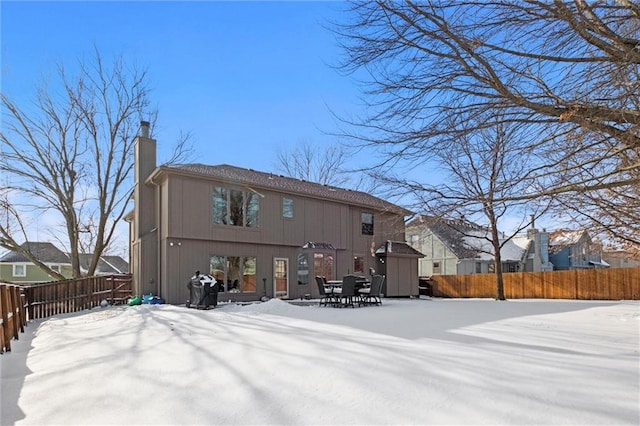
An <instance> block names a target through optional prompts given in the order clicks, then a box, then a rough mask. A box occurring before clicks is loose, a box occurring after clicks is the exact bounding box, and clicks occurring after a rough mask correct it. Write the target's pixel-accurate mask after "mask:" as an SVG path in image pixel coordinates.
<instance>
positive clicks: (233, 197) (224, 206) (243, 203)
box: [213, 187, 260, 228]
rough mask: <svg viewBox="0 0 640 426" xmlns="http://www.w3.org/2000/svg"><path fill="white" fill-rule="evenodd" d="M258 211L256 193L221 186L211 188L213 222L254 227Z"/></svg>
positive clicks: (256, 223) (258, 203)
mask: <svg viewBox="0 0 640 426" xmlns="http://www.w3.org/2000/svg"><path fill="white" fill-rule="evenodd" d="M259 211H260V202H259V199H258V194H256V193H253V192H245V191H239V190H236V189H231V190H228V189H226V188H221V187H216V188H214V190H213V223H217V224H220V225H232V226H248V227H251V228H255V227H257V226H258V213H259Z"/></svg>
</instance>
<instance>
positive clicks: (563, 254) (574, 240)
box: [549, 229, 609, 271]
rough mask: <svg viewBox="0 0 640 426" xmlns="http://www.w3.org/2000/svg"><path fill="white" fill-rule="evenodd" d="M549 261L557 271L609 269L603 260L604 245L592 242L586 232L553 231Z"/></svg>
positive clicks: (550, 240)
mask: <svg viewBox="0 0 640 426" xmlns="http://www.w3.org/2000/svg"><path fill="white" fill-rule="evenodd" d="M549 260H550V261H551V263H553V267H554V269H555V270H559V271H562V270H569V269H593V268H608V267H609V264H608V263H607V262H605V261H603V260H602V245H601V244H599V243H595V242H593V241H592V240H591V237H590V236H589V233H588V232H587V231H586V230H583V229H581V230H566V229H561V230H557V231H552V232H551V233H550V234H549Z"/></svg>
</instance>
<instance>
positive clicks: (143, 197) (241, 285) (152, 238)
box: [127, 122, 419, 304]
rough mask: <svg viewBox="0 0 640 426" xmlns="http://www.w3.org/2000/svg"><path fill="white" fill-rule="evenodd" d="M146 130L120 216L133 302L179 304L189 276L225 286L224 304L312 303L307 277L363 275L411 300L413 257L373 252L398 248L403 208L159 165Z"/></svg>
mask: <svg viewBox="0 0 640 426" xmlns="http://www.w3.org/2000/svg"><path fill="white" fill-rule="evenodd" d="M148 132H149V129H148V123H145V122H143V123H142V126H141V131H140V135H139V136H138V137H137V138H136V141H135V144H136V148H135V189H134V195H133V198H134V209H133V211H132V212H131V213H130V214H129V215H128V216H127V220H128V221H129V222H130V226H131V233H130V235H131V253H130V255H131V271H132V274H133V282H134V288H135V289H136V291H137V292H138V293H139V294H147V293H154V294H158V295H160V296H161V297H163V299H164V300H165V301H167V302H168V303H173V304H179V303H184V302H185V300H186V298H187V297H188V292H187V287H186V284H187V282H188V280H189V278H190V277H191V276H192V275H193V274H194V271H200V272H201V273H209V274H211V275H213V276H215V277H216V278H218V279H220V280H221V281H222V282H223V288H222V291H223V293H222V294H221V296H220V298H221V299H222V300H233V301H253V300H259V299H261V298H262V297H264V296H266V297H280V298H300V297H304V296H306V295H310V296H312V297H317V296H318V290H317V288H316V284H315V280H314V276H315V275H324V276H325V277H327V279H333V278H341V277H342V276H343V275H345V274H348V273H360V274H364V275H368V274H369V273H370V272H371V271H375V272H376V273H382V274H386V275H387V281H388V283H387V284H388V286H389V288H404V289H406V290H402V291H401V292H400V293H406V294H395V295H397V296H410V295H417V294H418V274H417V258H418V257H419V253H413V255H407V254H406V253H402V254H400V253H399V252H400V251H399V250H395V252H393V253H388V252H387V251H385V250H383V251H379V252H378V253H376V252H377V251H378V249H380V248H381V247H386V246H387V241H394V242H397V243H398V244H401V245H406V244H405V242H404V241H405V238H404V236H405V234H404V217H405V216H406V215H409V214H410V212H409V211H408V210H406V209H404V208H401V207H399V206H396V205H394V204H391V203H389V202H386V201H384V200H382V199H380V198H377V197H374V196H372V195H370V194H367V193H364V192H359V191H350V190H347V189H342V188H336V187H332V186H327V185H321V184H317V183H312V182H306V181H303V180H299V179H294V178H288V177H284V176H280V175H275V174H271V173H263V172H259V171H256V170H250V169H243V168H239V167H234V166H230V165H204V164H186V165H174V166H159V167H157V166H156V141H155V140H154V139H151V138H149V133H148ZM396 254H397V255H398V256H396V260H397V259H402V262H404V263H402V264H401V265H398V264H397V262H393V263H392V264H393V265H394V268H393V271H391V270H387V269H386V268H387V265H388V263H389V262H385V259H384V257H385V256H387V255H396ZM412 262H413V263H412ZM412 265H413V266H412ZM396 281H402V286H398V285H396V284H397V282H396Z"/></svg>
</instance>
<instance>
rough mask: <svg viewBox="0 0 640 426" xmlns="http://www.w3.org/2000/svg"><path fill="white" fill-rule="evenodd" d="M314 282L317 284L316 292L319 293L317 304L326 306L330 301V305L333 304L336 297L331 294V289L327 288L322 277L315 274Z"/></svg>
mask: <svg viewBox="0 0 640 426" xmlns="http://www.w3.org/2000/svg"><path fill="white" fill-rule="evenodd" d="M316 284H318V293H320V303H319V305H320V306H327V305H328V304H329V303H331V304H332V305H333V304H335V302H336V298H335V296H334V294H333V291H332V290H328V288H327V286H326V285H325V284H326V283H325V279H324V277H321V276H319V275H317V276H316Z"/></svg>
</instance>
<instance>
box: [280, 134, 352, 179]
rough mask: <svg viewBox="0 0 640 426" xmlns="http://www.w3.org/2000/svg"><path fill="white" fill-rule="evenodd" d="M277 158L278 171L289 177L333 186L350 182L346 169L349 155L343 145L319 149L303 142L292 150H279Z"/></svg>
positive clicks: (326, 146)
mask: <svg viewBox="0 0 640 426" xmlns="http://www.w3.org/2000/svg"><path fill="white" fill-rule="evenodd" d="M276 156H277V157H276V166H275V167H276V170H277V171H279V172H282V173H283V174H285V175H286V176H289V177H294V178H297V179H303V180H306V181H309V182H316V183H321V184H323V185H331V186H343V185H345V184H347V183H348V182H349V180H350V178H349V174H348V173H347V171H346V169H345V163H346V160H347V158H348V154H347V151H346V150H345V149H344V148H343V147H342V146H341V145H325V146H322V147H318V146H314V145H312V144H311V143H309V142H308V141H302V142H300V143H298V144H296V145H295V146H294V147H293V148H292V149H291V150H286V149H282V148H280V149H278V151H277V153H276Z"/></svg>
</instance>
